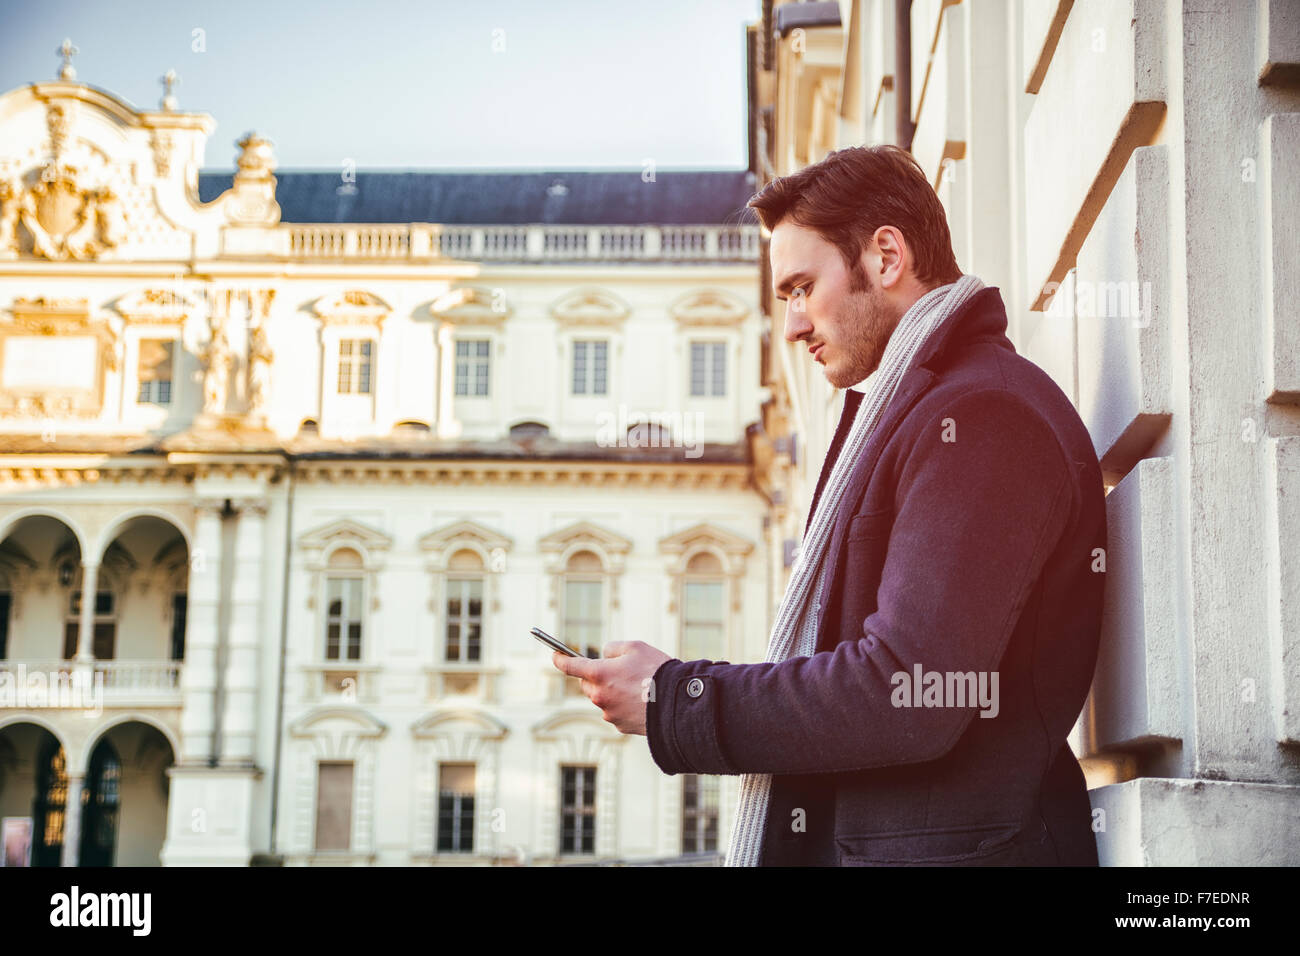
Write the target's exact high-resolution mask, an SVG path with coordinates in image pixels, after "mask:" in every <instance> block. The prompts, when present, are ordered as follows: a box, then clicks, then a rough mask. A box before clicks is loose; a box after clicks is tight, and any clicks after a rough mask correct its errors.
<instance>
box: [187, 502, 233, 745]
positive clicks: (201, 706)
mask: <svg viewBox="0 0 1300 956" xmlns="http://www.w3.org/2000/svg"><path fill="white" fill-rule="evenodd" d="M223 507H224V501H223V499H220V498H211V499H204V500H201V501H199V502H197V503H196V505H195V515H196V524H197V528H196V530H195V535H194V551H193V553H192V554H191V555H190V581H189V607H188V609H187V614H186V619H185V662H184V666H183V668H182V671H181V690H182V692H183V699H182V705H181V753H180V754H179V755H178V760H177V762H178V763H206V762H207V761H208V758H209V757H210V756H214V755H213V754H212V731H213V717H214V713H213V706H214V694H215V692H216V682H217V669H216V653H217V640H218V634H217V614H218V611H219V609H220V605H221V512H222V509H223Z"/></svg>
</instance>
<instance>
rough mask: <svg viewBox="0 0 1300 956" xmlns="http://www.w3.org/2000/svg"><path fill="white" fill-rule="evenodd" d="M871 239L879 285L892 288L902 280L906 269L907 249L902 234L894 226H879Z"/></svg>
mask: <svg viewBox="0 0 1300 956" xmlns="http://www.w3.org/2000/svg"><path fill="white" fill-rule="evenodd" d="M872 239H874V240H875V242H874V248H875V249H876V250H877V254H876V255H875V256H874V257H873V258H874V259H875V268H876V269H877V272H878V275H879V277H880V286H881V288H884V289H892V288H894V287H895V286H897V285H898V284H899V283H900V282H902V281H903V276H904V275H905V274H906V271H907V263H908V250H907V243H906V241H905V240H904V239H903V234H902V232H900V231H899V230H898V229H897V228H896V227H894V226H881V227H880V228H879V229H877V230H876V233H875V235H874V236H872Z"/></svg>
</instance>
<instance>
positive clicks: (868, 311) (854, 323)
mask: <svg viewBox="0 0 1300 956" xmlns="http://www.w3.org/2000/svg"><path fill="white" fill-rule="evenodd" d="M853 276H854V278H853V279H852V280H851V281H850V285H849V291H850V293H851V296H852V297H851V299H850V301H849V302H848V303H847V304H848V307H849V309H850V313H851V315H852V318H851V320H850V322H849V324H848V326H847V329H846V331H849V333H850V335H851V337H850V338H848V339H847V340H846V341H845V343H844V352H845V355H846V357H847V359H848V363H847V365H846V366H845V367H844V368H843V369H841V370H839V371H837V372H836V373H834V374H832V373H831V371H830V370H829V369H827V373H826V381H828V382H829V383H830V384H831V385H832V386H833V387H835V388H848V387H849V386H850V385H856V384H858V382H861V381H862V380H863V379H864V378H866V377H867V376H868V375H870V374H871V373H872V372H874V371H875V370H876V369H877V368H878V367H879V365H880V359H881V356H882V355H884V352H885V346H886V345H887V344H888V342H889V336H890V335H891V334H892V332H893V330H894V328H895V327H896V326H897V324H898V322H897V318H896V317H893V316H890V315H889V314H888V313H887V310H886V307H885V302H884V296H883V295H882V294H881V292H880V287H879V286H877V285H874V284H873V283H872V282H871V278H870V276H868V275H867V272H866V269H865V268H864V267H863V266H862V264H861V263H858V264H857V268H856V269H855V270H854V271H853Z"/></svg>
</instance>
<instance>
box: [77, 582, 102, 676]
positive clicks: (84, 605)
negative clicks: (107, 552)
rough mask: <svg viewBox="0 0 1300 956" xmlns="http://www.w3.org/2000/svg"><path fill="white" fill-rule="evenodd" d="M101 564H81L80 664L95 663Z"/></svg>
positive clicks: (78, 648)
mask: <svg viewBox="0 0 1300 956" xmlns="http://www.w3.org/2000/svg"><path fill="white" fill-rule="evenodd" d="M98 582H99V562H98V561H90V560H85V559H83V560H82V562H81V618H80V620H79V621H78V622H77V654H76V661H77V663H78V664H89V663H90V662H91V661H93V660H94V659H95V658H94V654H93V653H92V652H93V650H94V640H95V592H96V591H97V590H98Z"/></svg>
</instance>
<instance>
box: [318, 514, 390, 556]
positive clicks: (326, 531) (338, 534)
mask: <svg viewBox="0 0 1300 956" xmlns="http://www.w3.org/2000/svg"><path fill="white" fill-rule="evenodd" d="M340 544H349V545H360V546H361V553H362V554H365V555H371V554H373V553H374V552H378V551H387V550H388V549H389V548H390V547H391V546H392V544H393V539H392V538H391V537H389V536H388V535H386V534H384V533H383V532H382V531H376V530H375V529H374V528H371V527H368V526H366V525H364V524H362V523H361V522H359V521H353V520H352V519H351V518H339V519H338V520H337V521H331V522H329V523H328V524H323V525H321V526H320V527H318V528H313V529H312V530H311V531H305V532H303V533H302V534H301V535H300V536H299V537H298V547H300V548H303V549H304V550H308V551H316V552H320V553H324V552H325V551H326V550H333V547H334V546H336V545H340Z"/></svg>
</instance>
